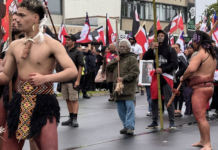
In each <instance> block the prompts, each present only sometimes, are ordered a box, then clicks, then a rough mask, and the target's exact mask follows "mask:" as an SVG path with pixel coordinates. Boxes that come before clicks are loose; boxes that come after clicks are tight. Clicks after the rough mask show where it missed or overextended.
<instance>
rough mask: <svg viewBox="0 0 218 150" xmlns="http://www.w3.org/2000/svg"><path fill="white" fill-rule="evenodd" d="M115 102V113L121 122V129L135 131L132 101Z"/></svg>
mask: <svg viewBox="0 0 218 150" xmlns="http://www.w3.org/2000/svg"><path fill="white" fill-rule="evenodd" d="M116 102H117V111H118V114H119V116H120V119H121V121H122V122H123V127H124V128H127V129H132V130H134V129H135V104H134V101H133V100H121V101H116Z"/></svg>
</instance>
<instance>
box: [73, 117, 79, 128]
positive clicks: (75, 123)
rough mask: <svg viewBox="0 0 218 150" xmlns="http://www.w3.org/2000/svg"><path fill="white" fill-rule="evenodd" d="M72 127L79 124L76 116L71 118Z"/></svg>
mask: <svg viewBox="0 0 218 150" xmlns="http://www.w3.org/2000/svg"><path fill="white" fill-rule="evenodd" d="M72 126H73V127H79V124H78V122H77V118H73V124H72Z"/></svg>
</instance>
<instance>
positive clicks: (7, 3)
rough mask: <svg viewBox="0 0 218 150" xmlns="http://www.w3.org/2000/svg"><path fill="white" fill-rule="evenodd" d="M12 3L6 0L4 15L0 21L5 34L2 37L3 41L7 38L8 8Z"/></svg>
mask: <svg viewBox="0 0 218 150" xmlns="http://www.w3.org/2000/svg"><path fill="white" fill-rule="evenodd" d="M12 2H13V3H14V1H13V0H7V2H6V15H5V17H4V18H3V19H2V26H3V28H4V29H5V31H6V33H5V35H4V37H3V41H7V39H8V37H9V7H10V6H11V4H13V3H12ZM12 8H13V7H12Z"/></svg>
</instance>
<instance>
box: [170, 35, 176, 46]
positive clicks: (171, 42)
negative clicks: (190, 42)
mask: <svg viewBox="0 0 218 150" xmlns="http://www.w3.org/2000/svg"><path fill="white" fill-rule="evenodd" d="M174 44H175V42H174V37H173V35H170V45H174Z"/></svg>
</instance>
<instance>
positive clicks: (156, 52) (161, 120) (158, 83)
mask: <svg viewBox="0 0 218 150" xmlns="http://www.w3.org/2000/svg"><path fill="white" fill-rule="evenodd" d="M153 12H154V33H155V42H157V20H156V4H155V0H153ZM155 60H156V68H159V59H158V49H157V48H156V49H155ZM157 88H158V103H159V109H160V125H161V130H162V131H163V128H164V127H163V111H162V99H161V90H160V74H157Z"/></svg>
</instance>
